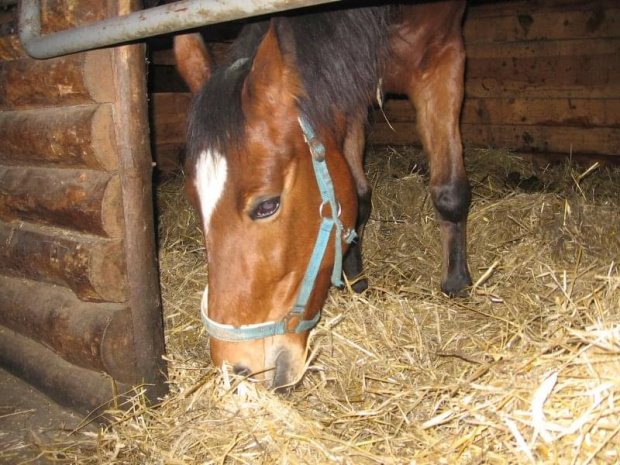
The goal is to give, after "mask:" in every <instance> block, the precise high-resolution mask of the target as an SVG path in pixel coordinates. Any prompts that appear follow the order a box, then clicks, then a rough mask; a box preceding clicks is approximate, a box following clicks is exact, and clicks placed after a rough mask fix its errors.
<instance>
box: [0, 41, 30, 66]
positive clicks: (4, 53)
mask: <svg viewBox="0 0 620 465" xmlns="http://www.w3.org/2000/svg"><path fill="white" fill-rule="evenodd" d="M26 57H28V54H27V53H26V52H25V51H24V49H23V48H22V45H21V42H20V41H19V37H18V36H16V35H7V36H0V61H13V60H19V59H20V58H26Z"/></svg>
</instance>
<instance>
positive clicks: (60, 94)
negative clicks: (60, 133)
mask: <svg viewBox="0 0 620 465" xmlns="http://www.w3.org/2000/svg"><path fill="white" fill-rule="evenodd" d="M110 53H111V52H110V50H108V49H102V50H95V51H92V52H87V53H79V54H74V55H69V56H66V57H60V58H52V59H49V60H31V59H23V60H16V61H3V62H0V82H2V86H0V110H11V109H27V108H40V107H48V106H58V105H83V104H88V103H103V102H112V101H113V100H114V92H115V91H114V79H113V77H112V66H111V61H110Z"/></svg>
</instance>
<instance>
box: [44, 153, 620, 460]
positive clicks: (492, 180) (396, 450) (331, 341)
mask: <svg viewBox="0 0 620 465" xmlns="http://www.w3.org/2000/svg"><path fill="white" fill-rule="evenodd" d="M367 165H368V171H369V177H370V179H371V182H372V185H373V187H374V198H373V208H374V209H373V214H372V216H371V220H370V222H369V224H368V227H367V229H366V235H365V243H364V245H365V260H366V266H367V274H368V276H369V277H370V279H371V287H370V289H369V290H368V291H367V292H366V293H364V294H362V295H355V294H352V293H351V292H348V291H338V290H336V289H332V291H331V292H330V295H329V297H328V300H327V303H326V305H325V309H324V314H323V318H322V320H321V322H320V324H319V326H318V328H317V329H316V330H315V331H314V332H313V335H312V337H311V342H310V357H309V361H308V365H307V372H306V376H305V377H304V380H303V383H302V384H301V385H300V386H299V387H298V388H296V389H294V390H293V391H291V392H290V393H288V394H285V395H281V394H274V393H272V392H269V391H268V390H267V389H265V388H264V387H263V386H260V385H257V384H254V383H252V382H250V381H247V380H242V379H239V378H236V377H234V376H233V375H232V374H231V373H230V372H229V370H227V369H224V370H223V371H222V370H219V369H216V368H214V367H213V366H212V365H211V364H210V361H209V359H208V337H207V336H206V335H205V333H204V330H203V328H202V325H201V322H200V319H199V313H198V309H199V304H200V297H201V292H202V290H203V288H204V285H205V283H206V281H207V274H206V269H205V259H204V248H203V243H202V239H201V234H200V229H199V225H198V222H197V219H196V217H195V216H194V214H193V212H192V211H191V210H190V209H189V206H188V205H187V203H186V201H185V199H184V198H183V196H182V193H181V186H182V180H180V179H178V180H173V181H171V182H168V183H165V184H163V185H160V186H159V188H158V191H157V209H158V210H157V211H158V224H159V248H160V250H159V260H160V268H161V282H162V292H163V299H164V311H165V315H164V319H165V326H166V344H167V350H168V355H167V358H168V361H169V375H170V376H169V383H170V395H169V396H168V397H166V398H165V399H163V400H162V401H161V402H160V403H159V404H157V405H155V406H147V405H146V404H145V402H144V400H143V398H142V397H141V396H140V395H139V393H137V394H136V395H135V396H134V397H133V400H132V401H131V404H130V406H129V410H128V411H120V410H119V411H115V412H111V416H112V423H111V425H110V426H107V427H102V429H101V431H100V433H99V434H98V435H93V434H92V433H90V434H89V433H79V432H78V433H74V434H72V435H59V436H58V439H57V441H56V442H55V443H54V444H47V445H43V446H39V447H41V450H42V451H43V452H45V454H46V455H47V456H48V457H49V458H55V459H56V460H60V461H68V462H79V463H170V464H175V463H231V464H232V463H252V464H255V463H286V464H288V463H291V464H295V463H304V464H312V463H351V464H353V463H355V464H358V463H414V464H425V463H491V464H505V463H506V464H507V463H528V462H529V463H567V464H572V463H578V464H588V463H610V464H611V463H617V462H618V461H619V460H620V458H619V457H618V454H619V452H618V451H620V434H619V431H620V421H619V419H620V272H619V271H618V262H619V260H620V230H619V229H618V222H619V219H620V170H619V169H617V168H608V167H599V166H594V167H591V169H589V170H588V167H583V166H576V165H573V164H571V163H566V164H563V165H556V166H542V165H534V164H531V163H529V162H526V161H524V160H522V159H520V158H517V157H514V156H512V155H511V154H510V153H507V152H504V151H498V150H470V151H468V153H467V167H468V171H469V173H470V180H471V184H472V188H473V204H472V208H471V214H470V222H469V224H470V226H469V247H470V250H469V256H470V268H471V271H472V276H473V279H474V281H475V282H476V283H475V285H474V288H473V290H472V291H471V295H469V296H468V297H465V298H458V299H449V298H447V297H445V296H444V295H442V294H441V292H440V291H439V279H440V275H439V273H440V271H439V268H440V248H439V240H438V231H437V225H436V223H435V221H434V218H433V210H432V204H431V202H430V198H429V196H428V194H427V184H428V173H427V167H426V162H425V159H424V157H423V155H422V154H421V153H420V152H419V151H418V150H416V149H410V148H398V149H394V148H382V149H379V148H374V149H370V151H369V154H368V160H367Z"/></svg>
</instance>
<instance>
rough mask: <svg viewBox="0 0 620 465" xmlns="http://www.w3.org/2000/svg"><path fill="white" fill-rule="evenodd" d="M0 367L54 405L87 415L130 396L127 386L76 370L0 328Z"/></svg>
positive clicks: (46, 351) (7, 330)
mask: <svg viewBox="0 0 620 465" xmlns="http://www.w3.org/2000/svg"><path fill="white" fill-rule="evenodd" d="M0 364H1V365H2V366H3V367H5V368H7V369H8V370H9V371H10V372H11V373H13V374H14V375H16V376H18V377H20V378H22V379H23V380H24V381H26V382H28V383H30V384H32V385H33V386H35V387H36V388H38V389H39V390H41V391H42V392H44V393H45V394H46V395H47V396H49V397H51V398H52V399H54V400H55V401H56V402H57V403H59V404H62V405H65V406H68V407H71V408H74V409H76V410H79V411H82V412H85V413H88V412H91V411H93V410H95V409H100V408H106V405H108V404H109V403H110V401H111V400H112V399H113V398H114V397H115V395H116V392H118V393H119V394H121V396H120V397H119V398H117V399H116V402H117V403H121V402H123V400H124V398H125V396H123V395H122V394H127V393H129V394H128V395H129V396H131V394H132V391H131V385H128V384H125V383H120V382H114V381H113V380H112V378H111V377H110V376H107V375H105V374H103V373H97V372H94V371H91V370H86V369H84V368H80V367H77V366H75V365H72V364H71V363H69V362H67V361H66V360H64V359H63V358H62V357H59V356H58V355H56V354H55V353H54V352H53V351H51V350H49V349H47V348H46V347H44V346H43V345H41V344H39V343H37V342H35V341H33V340H31V339H29V338H27V337H24V336H20V335H19V334H17V333H15V332H13V331H11V330H10V329H7V328H3V327H2V326H0Z"/></svg>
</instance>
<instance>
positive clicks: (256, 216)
mask: <svg viewBox="0 0 620 465" xmlns="http://www.w3.org/2000/svg"><path fill="white" fill-rule="evenodd" d="M278 208H280V197H272V198H270V199H267V200H263V201H262V202H261V203H259V204H258V205H256V207H254V210H252V212H251V213H250V218H252V219H253V220H260V219H262V218H268V217H270V216H271V215H273V214H274V213H275V212H277V211H278Z"/></svg>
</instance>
